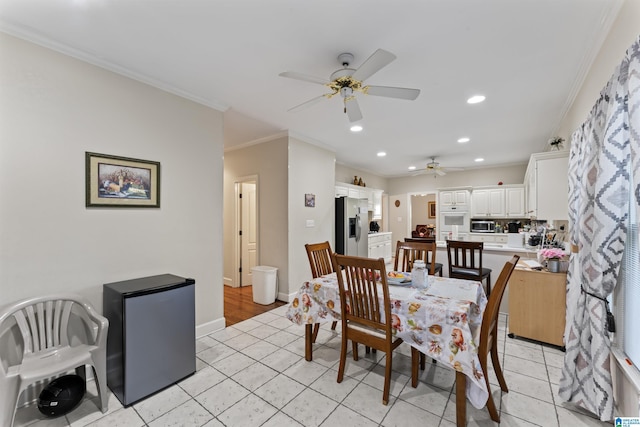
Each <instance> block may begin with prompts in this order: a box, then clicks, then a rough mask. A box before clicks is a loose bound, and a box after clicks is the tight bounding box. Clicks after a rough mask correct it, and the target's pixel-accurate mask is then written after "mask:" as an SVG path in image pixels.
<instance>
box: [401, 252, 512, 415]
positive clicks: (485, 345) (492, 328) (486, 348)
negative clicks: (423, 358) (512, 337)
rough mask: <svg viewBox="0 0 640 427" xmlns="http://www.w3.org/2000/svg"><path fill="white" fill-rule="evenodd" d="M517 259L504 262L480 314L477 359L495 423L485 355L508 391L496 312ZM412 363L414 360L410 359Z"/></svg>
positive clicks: (489, 408) (487, 404) (494, 405)
mask: <svg viewBox="0 0 640 427" xmlns="http://www.w3.org/2000/svg"><path fill="white" fill-rule="evenodd" d="M519 259H520V257H519V256H518V255H514V256H513V257H512V258H511V259H510V260H509V261H507V262H506V263H505V265H504V267H503V268H502V271H501V272H500V276H498V280H497V281H496V283H495V285H494V286H493V292H491V295H490V296H489V302H488V303H487V306H486V307H485V309H484V313H483V315H482V325H481V326H480V344H479V345H478V359H479V360H480V366H481V367H482V372H483V374H484V379H485V383H486V384H487V391H488V392H489V397H488V398H487V403H486V406H487V409H488V410H489V415H490V416H491V419H492V420H493V421H495V422H497V423H499V422H500V414H499V413H498V409H497V407H496V404H495V402H494V401H493V397H492V393H491V385H490V384H489V370H488V367H487V356H488V355H489V353H491V361H492V363H493V370H494V372H495V376H496V377H497V379H498V383H499V384H500V389H501V390H502V391H503V392H505V393H506V392H508V391H509V388H508V387H507V382H506V380H505V378H504V374H503V373H502V368H501V366H500V356H499V354H498V343H497V339H498V337H497V334H498V313H499V310H500V303H501V302H502V296H503V295H504V291H505V289H506V288H507V283H508V282H509V278H510V277H511V273H513V270H514V269H515V267H516V264H517V263H518V260H519ZM412 363H415V362H414V361H413V360H412ZM414 369H415V368H414Z"/></svg>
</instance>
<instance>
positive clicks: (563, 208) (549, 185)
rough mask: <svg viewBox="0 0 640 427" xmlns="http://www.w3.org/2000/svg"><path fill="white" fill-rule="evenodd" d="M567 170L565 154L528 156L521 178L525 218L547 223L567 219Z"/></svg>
mask: <svg viewBox="0 0 640 427" xmlns="http://www.w3.org/2000/svg"><path fill="white" fill-rule="evenodd" d="M568 170H569V152H568V151H549V152H545V153H536V154H532V155H531V158H530V159H529V165H528V166H527V172H526V174H525V177H524V182H525V187H526V199H527V216H529V217H531V218H532V219H542V220H548V221H552V220H566V219H568V218H569V214H568V206H569V202H568V198H569V179H568V178H567V174H568Z"/></svg>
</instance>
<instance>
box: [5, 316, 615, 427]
mask: <svg viewBox="0 0 640 427" xmlns="http://www.w3.org/2000/svg"><path fill="white" fill-rule="evenodd" d="M286 309H287V307H286V306H283V307H279V308H277V309H275V310H272V311H270V312H267V313H264V314H261V315H259V316H256V317H254V318H252V319H249V320H245V321H243V322H241V323H238V324H235V325H233V326H230V327H228V328H226V329H225V330H223V331H219V332H215V333H213V334H210V335H208V336H206V337H203V338H200V339H199V340H198V341H197V347H196V351H197V357H198V360H197V372H196V373H195V374H194V375H192V376H191V377H189V378H186V379H184V380H183V381H181V382H180V383H179V384H176V385H174V386H172V387H169V388H167V389H165V390H163V391H161V392H159V393H157V394H155V395H153V396H151V397H149V398H147V399H145V400H143V401H141V402H139V403H137V404H134V405H132V406H130V407H128V408H123V407H122V405H121V404H120V402H119V401H118V400H117V399H116V398H115V396H113V394H111V395H110V400H109V411H108V413H106V414H102V413H101V412H100V411H99V410H98V409H97V406H96V403H95V400H96V399H97V397H96V392H95V387H93V388H92V386H93V383H90V384H89V387H88V392H87V397H86V398H85V400H84V401H83V403H82V404H81V405H80V406H79V407H78V408H76V409H75V410H74V411H72V412H70V413H69V414H67V415H66V416H65V417H60V418H55V419H46V418H44V416H42V415H41V414H40V412H39V411H38V410H37V407H36V406H35V405H31V406H27V407H25V408H21V409H20V410H19V411H18V412H17V415H16V421H15V426H26V425H28V426H52V427H57V426H74V427H75V426H92V427H102V426H105V427H119V426H126V427H135V426H150V427H160V426H207V427H214V426H242V427H246V426H274V427H275V426H278V427H283V426H305V427H311V426H336V425H341V426H345V427H347V426H349V427H351V426H363V427H365V426H408V425H422V426H442V427H444V426H447V427H448V426H455V391H454V389H455V387H454V379H455V375H454V373H453V371H451V370H448V369H446V368H442V367H440V366H439V365H438V364H429V363H427V369H426V370H425V371H423V372H421V379H420V383H419V385H418V388H417V389H414V388H412V387H411V381H410V379H411V378H410V375H411V369H410V367H411V357H410V354H411V352H410V348H409V347H408V345H407V344H403V345H402V346H401V347H400V348H399V349H398V351H397V352H396V353H395V354H394V359H393V369H394V376H393V380H392V386H391V395H392V396H391V397H390V402H389V405H388V406H384V405H382V387H383V381H384V359H385V358H384V356H380V355H379V354H378V355H374V354H371V355H367V357H361V358H360V360H359V361H358V362H354V361H353V359H351V358H347V367H346V372H345V375H346V376H345V379H344V381H343V382H342V383H341V384H338V383H337V382H336V376H337V369H338V363H339V356H340V355H339V352H340V336H339V335H338V334H336V333H334V332H332V331H331V330H330V329H329V327H330V323H327V324H325V325H323V327H322V329H321V332H320V334H319V335H318V340H317V343H316V344H315V347H314V359H313V362H306V361H305V360H304V327H302V326H297V325H294V324H292V323H291V322H290V321H289V320H287V319H286V318H285V317H284V314H285V312H286ZM339 328H340V326H338V329H339ZM500 333H501V340H500V348H501V352H500V355H501V362H502V363H503V365H502V366H503V369H504V373H505V378H506V381H507V385H508V386H509V389H510V391H509V393H501V391H500V388H499V386H498V385H497V379H496V378H495V373H493V371H491V372H490V381H491V382H492V383H493V384H494V385H493V386H492V391H493V396H494V399H496V405H497V406H498V408H499V410H500V414H501V415H500V416H501V423H500V425H502V426H545V427H546V426H560V427H564V426H571V427H575V426H608V425H611V424H610V423H601V422H600V421H598V420H596V419H594V418H592V417H590V416H589V415H588V414H587V413H584V412H582V411H581V410H580V409H578V408H576V407H574V406H572V405H569V404H566V403H562V402H561V401H560V399H559V398H558V396H557V388H558V386H557V384H558V382H559V379H560V366H561V364H562V357H563V353H562V352H560V351H559V350H556V349H554V348H549V347H546V346H541V345H537V344H533V343H530V342H526V341H522V340H517V339H516V340H514V339H510V338H506V330H505V319H504V318H502V319H501V328H500ZM363 350H364V349H363ZM361 354H364V351H362V352H361ZM489 366H491V363H490V362H489ZM467 413H468V425H469V426H495V425H497V423H494V422H493V421H491V419H490V418H489V414H488V412H487V410H486V409H482V410H477V409H475V408H473V407H472V406H471V405H468V409H467Z"/></svg>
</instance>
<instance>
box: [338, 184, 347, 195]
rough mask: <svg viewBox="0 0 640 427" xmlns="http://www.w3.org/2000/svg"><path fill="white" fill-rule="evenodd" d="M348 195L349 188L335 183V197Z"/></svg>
mask: <svg viewBox="0 0 640 427" xmlns="http://www.w3.org/2000/svg"><path fill="white" fill-rule="evenodd" d="M343 196H344V197H349V189H348V188H347V187H344V186H342V185H336V197H343Z"/></svg>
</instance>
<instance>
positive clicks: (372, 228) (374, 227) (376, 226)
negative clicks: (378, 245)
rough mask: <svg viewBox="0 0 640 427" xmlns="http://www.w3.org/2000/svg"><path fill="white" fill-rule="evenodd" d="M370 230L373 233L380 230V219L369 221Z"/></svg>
mask: <svg viewBox="0 0 640 427" xmlns="http://www.w3.org/2000/svg"><path fill="white" fill-rule="evenodd" d="M369 231H370V232H372V233H377V232H378V231H380V224H378V221H371V222H370V223H369Z"/></svg>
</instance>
